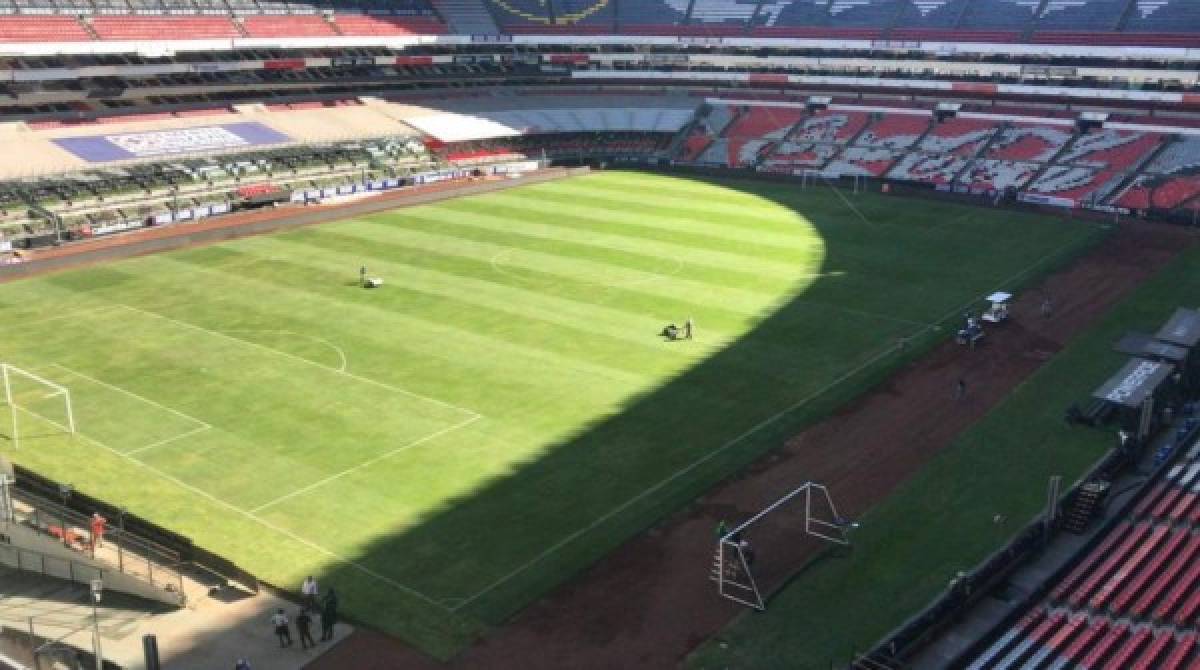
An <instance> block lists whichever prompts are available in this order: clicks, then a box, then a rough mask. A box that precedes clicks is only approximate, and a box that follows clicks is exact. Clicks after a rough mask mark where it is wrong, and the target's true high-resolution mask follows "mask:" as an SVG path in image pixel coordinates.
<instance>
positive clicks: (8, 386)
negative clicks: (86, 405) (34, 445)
mask: <svg viewBox="0 0 1200 670" xmlns="http://www.w3.org/2000/svg"><path fill="white" fill-rule="evenodd" d="M14 377H22V378H25V379H28V380H30V381H32V382H34V383H36V384H40V385H42V386H44V387H46V388H48V389H50V391H51V392H50V393H47V394H46V395H45V396H44V399H50V398H55V397H62V399H63V403H64V407H65V410H66V420H67V423H66V425H63V424H60V423H58V422H57V421H55V420H54V419H51V418H49V417H44V416H41V415H40V414H37V413H36V412H33V411H32V410H29V409H28V408H23V407H21V406H20V405H19V404H18V402H17V398H16V394H14V393H13V378H14ZM0 381H3V384H4V403H5V404H6V405H8V410H9V414H10V417H11V421H12V442H13V448H14V449H20V448H21V429H20V419H19V416H20V412H19V410H22V409H24V410H25V411H27V412H30V413H31V414H33V415H34V416H36V417H38V418H40V419H41V420H43V421H46V422H48V423H50V424H52V425H54V426H56V427H58V428H60V429H62V430H63V431H65V432H67V433H70V434H74V433H75V432H76V430H75V409H74V407H73V406H72V404H71V391H70V390H69V389H67V387H65V386H63V385H62V384H57V383H55V382H52V381H50V380H49V379H45V378H43V377H41V376H39V375H36V374H34V373H32V372H30V371H28V370H23V369H21V368H19V367H17V366H15V365H12V364H10V363H0Z"/></svg>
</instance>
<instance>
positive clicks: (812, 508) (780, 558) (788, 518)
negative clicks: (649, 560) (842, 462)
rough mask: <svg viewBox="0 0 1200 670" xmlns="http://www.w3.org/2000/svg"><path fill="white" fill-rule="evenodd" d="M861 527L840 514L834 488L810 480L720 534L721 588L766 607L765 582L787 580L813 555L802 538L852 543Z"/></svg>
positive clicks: (717, 568) (716, 573)
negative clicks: (854, 532) (853, 534)
mask: <svg viewBox="0 0 1200 670" xmlns="http://www.w3.org/2000/svg"><path fill="white" fill-rule="evenodd" d="M857 526H858V524H856V523H854V522H852V521H850V520H848V519H845V518H843V517H842V516H840V515H839V514H838V511H837V507H835V506H834V504H833V498H831V497H830V495H829V489H827V488H826V487H825V486H824V485H822V484H817V483H816V482H807V483H805V484H804V485H803V486H801V487H800V488H797V489H795V490H794V491H792V492H790V493H788V494H787V495H785V496H783V497H782V498H780V499H779V500H776V501H775V502H773V503H771V504H770V505H768V506H767V507H766V508H765V509H763V510H762V511H761V512H759V513H758V514H755V515H754V516H752V517H751V518H749V519H747V520H746V521H743V522H742V523H741V524H739V525H738V526H736V527H734V528H733V529H731V530H726V531H725V532H723V533H722V534H721V535H720V537H718V539H717V550H716V555H715V556H714V558H713V575H712V579H713V581H715V582H716V583H717V592H718V593H719V594H720V595H721V597H723V598H728V599H729V600H733V601H734V602H738V603H741V604H743V605H746V606H747V607H753V608H755V609H758V610H765V609H766V600H765V598H764V597H763V593H764V591H766V590H767V589H765V588H764V586H765V585H770V584H782V583H783V582H785V581H786V580H787V579H788V578H789V577H790V576H791V574H792V573H793V572H794V571H795V569H796V567H797V566H799V565H802V564H803V562H804V561H805V558H806V557H808V556H810V555H811V551H812V547H811V545H809V544H808V543H804V542H797V541H796V540H797V538H798V537H805V536H809V537H814V538H817V539H819V540H824V541H825V542H830V543H833V544H840V545H848V544H850V536H849V531H850V530H852V529H854V528H856V527H857Z"/></svg>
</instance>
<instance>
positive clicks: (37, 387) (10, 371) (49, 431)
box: [0, 363, 75, 449]
mask: <svg viewBox="0 0 1200 670" xmlns="http://www.w3.org/2000/svg"><path fill="white" fill-rule="evenodd" d="M0 384H2V385H3V389H0V391H2V394H0V402H2V403H3V405H4V407H3V408H2V409H4V410H6V414H7V416H6V418H7V419H8V425H7V426H4V427H3V429H0V433H3V434H4V436H5V437H7V438H8V439H9V441H11V442H12V444H13V448H15V449H20V448H21V440H22V439H25V440H29V439H33V438H37V437H50V436H54V435H62V434H72V433H74V432H75V411H74V408H73V407H72V405H71V392H70V390H68V389H67V388H66V387H65V386H63V385H61V384H57V383H55V382H52V381H50V380H49V379H46V378H44V377H42V376H40V375H37V374H34V373H33V372H30V371H29V370H24V369H22V368H19V367H17V366H15V365H11V364H9V363H0ZM0 425H2V424H0Z"/></svg>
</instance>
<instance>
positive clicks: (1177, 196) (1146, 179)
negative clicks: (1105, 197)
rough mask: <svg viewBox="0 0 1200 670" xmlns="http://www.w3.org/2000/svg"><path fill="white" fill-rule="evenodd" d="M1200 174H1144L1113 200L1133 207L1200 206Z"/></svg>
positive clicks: (1190, 207) (1123, 205) (1118, 204)
mask: <svg viewBox="0 0 1200 670" xmlns="http://www.w3.org/2000/svg"><path fill="white" fill-rule="evenodd" d="M1198 195H1200V175H1178V176H1176V175H1142V176H1139V177H1137V178H1136V179H1135V180H1134V181H1133V183H1131V184H1130V185H1129V187H1128V188H1126V189H1125V190H1124V192H1122V193H1121V194H1120V195H1119V196H1117V197H1116V198H1115V199H1114V200H1113V204H1114V205H1116V206H1118V207H1127V208H1129V209H1168V210H1169V209H1177V208H1180V207H1183V208H1186V209H1200V203H1198V202H1195V201H1194V199H1195V198H1196V197H1197V196H1198Z"/></svg>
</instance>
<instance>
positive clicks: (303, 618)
mask: <svg viewBox="0 0 1200 670" xmlns="http://www.w3.org/2000/svg"><path fill="white" fill-rule="evenodd" d="M311 627H312V616H311V615H309V613H308V608H307V607H306V608H302V609H301V610H300V614H297V615H296V630H297V631H299V633H300V648H301V649H308V648H309V647H315V646H317V643H316V641H314V640H313V636H312V632H311V630H310V629H311Z"/></svg>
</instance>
